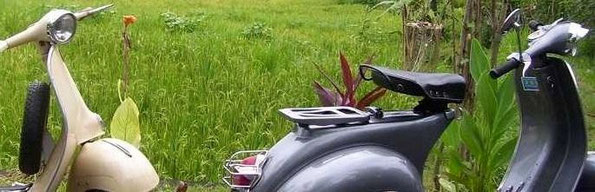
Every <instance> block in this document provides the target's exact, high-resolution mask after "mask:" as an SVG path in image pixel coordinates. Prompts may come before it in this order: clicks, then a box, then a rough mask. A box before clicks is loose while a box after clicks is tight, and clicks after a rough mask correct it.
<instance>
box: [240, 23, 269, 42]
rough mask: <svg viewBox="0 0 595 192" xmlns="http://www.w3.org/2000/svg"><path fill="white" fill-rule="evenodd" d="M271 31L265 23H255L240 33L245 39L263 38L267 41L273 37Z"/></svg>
mask: <svg viewBox="0 0 595 192" xmlns="http://www.w3.org/2000/svg"><path fill="white" fill-rule="evenodd" d="M272 33H273V29H272V28H270V27H269V26H268V25H267V24H266V23H261V22H255V23H253V24H252V25H250V26H247V27H245V28H244V31H242V35H243V36H244V37H245V38H248V39H252V38H263V39H269V38H271V37H273V34H272Z"/></svg>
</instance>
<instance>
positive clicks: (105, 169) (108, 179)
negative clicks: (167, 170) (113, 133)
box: [67, 138, 159, 191]
mask: <svg viewBox="0 0 595 192" xmlns="http://www.w3.org/2000/svg"><path fill="white" fill-rule="evenodd" d="M158 183H159V177H158V176H157V172H155V169H154V168H153V166H152V165H151V163H150V162H149V160H148V159H147V158H146V157H145V155H143V154H142V153H141V151H139V150H138V149H137V148H136V147H134V146H132V145H130V144H129V143H127V142H125V141H122V140H118V139H111V138H106V139H100V140H97V141H94V142H88V143H85V145H83V147H82V148H81V151H80V153H79V155H78V156H77V158H76V160H75V161H74V163H73V165H72V168H71V171H70V175H69V178H68V186H67V188H68V191H88V190H103V191H150V190H152V189H154V188H155V187H156V186H157V184H158Z"/></svg>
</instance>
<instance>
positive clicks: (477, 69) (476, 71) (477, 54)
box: [469, 39, 490, 81]
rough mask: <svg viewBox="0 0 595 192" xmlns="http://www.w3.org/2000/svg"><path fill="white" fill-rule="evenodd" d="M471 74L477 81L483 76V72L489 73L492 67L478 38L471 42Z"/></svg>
mask: <svg viewBox="0 0 595 192" xmlns="http://www.w3.org/2000/svg"><path fill="white" fill-rule="evenodd" d="M469 67H470V71H471V76H472V77H473V79H475V80H476V81H477V80H478V79H480V78H481V76H482V75H483V74H487V73H488V71H489V69H490V62H489V60H488V56H487V55H486V54H485V51H484V50H483V47H482V46H481V44H480V43H479V41H478V40H477V39H473V41H472V42H471V62H470V63H469Z"/></svg>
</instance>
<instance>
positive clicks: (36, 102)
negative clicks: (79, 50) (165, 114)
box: [0, 5, 159, 192]
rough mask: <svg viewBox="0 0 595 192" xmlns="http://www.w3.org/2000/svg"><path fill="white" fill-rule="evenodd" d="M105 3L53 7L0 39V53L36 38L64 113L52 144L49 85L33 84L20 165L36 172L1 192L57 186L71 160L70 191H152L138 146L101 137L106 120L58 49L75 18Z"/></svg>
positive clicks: (153, 176)
mask: <svg viewBox="0 0 595 192" xmlns="http://www.w3.org/2000/svg"><path fill="white" fill-rule="evenodd" d="M109 7H111V5H107V6H103V7H99V8H96V9H92V8H87V9H85V10H83V11H80V12H76V13H72V12H70V11H67V10H61V9H54V10H51V11H50V12H49V13H47V14H46V15H45V16H43V17H42V18H41V19H40V20H39V21H37V22H36V23H34V24H32V25H31V26H29V28H27V29H26V30H24V31H22V32H20V33H18V34H16V35H14V36H12V37H10V38H8V39H6V40H4V41H0V52H4V51H6V50H7V49H11V48H15V47H17V46H20V45H24V44H26V43H29V42H34V43H36V45H37V48H38V50H39V52H40V54H41V58H42V60H43V61H44V62H45V67H46V69H47V73H48V76H49V81H50V83H51V87H52V90H53V91H54V93H55V96H56V100H57V101H58V105H59V107H60V111H61V113H62V116H63V125H62V131H61V135H60V137H59V139H58V141H57V143H55V144H54V142H53V141H52V138H51V135H50V134H49V132H48V130H47V128H46V121H47V117H48V106H49V101H50V99H49V97H50V86H49V85H48V84H46V83H41V82H35V83H33V84H31V86H30V87H29V92H28V95H27V100H26V106H25V117H24V119H23V122H24V123H23V128H22V130H21V144H20V145H21V146H20V154H19V168H20V170H21V172H23V173H25V174H29V175H32V174H37V173H39V172H40V173H39V174H38V175H37V177H36V179H35V181H34V182H33V183H31V184H15V185H13V186H10V187H0V191H7V192H9V191H10V192H12V191H35V192H37V191H40V192H46V191H55V190H56V189H57V187H58V185H59V184H60V182H61V181H62V179H63V177H64V175H65V173H66V171H67V168H68V167H69V165H70V164H71V163H72V167H71V168H70V171H69V173H68V174H69V178H68V185H67V189H68V191H150V190H152V189H153V188H155V187H156V186H157V184H158V182H159V177H158V176H157V173H156V172H155V169H154V168H153V166H152V165H151V163H150V162H149V161H148V159H147V158H146V157H145V156H144V155H143V154H142V153H141V152H140V151H139V150H138V149H136V148H135V147H134V146H132V145H130V144H128V143H126V142H125V141H121V140H118V139H109V138H104V139H101V138H100V137H101V136H102V135H103V134H104V123H103V121H102V119H101V117H100V116H99V115H98V114H96V113H94V112H92V111H91V110H90V109H89V108H88V107H87V105H86V104H85V101H84V100H83V98H82V97H81V94H80V92H79V90H78V88H77V86H76V84H75V82H74V80H73V79H72V77H71V75H70V73H69V71H68V68H67V67H66V63H65V62H64V61H63V59H62V56H61V54H60V51H59V49H58V47H59V46H60V45H63V44H66V43H68V42H69V41H70V40H72V38H73V37H74V35H75V32H76V28H77V21H79V20H82V19H84V18H86V17H87V16H90V15H93V14H96V13H98V12H100V11H102V10H105V9H107V8H109ZM25 67H26V66H25ZM40 170H41V171H40Z"/></svg>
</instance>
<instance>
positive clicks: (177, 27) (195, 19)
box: [161, 12, 206, 33]
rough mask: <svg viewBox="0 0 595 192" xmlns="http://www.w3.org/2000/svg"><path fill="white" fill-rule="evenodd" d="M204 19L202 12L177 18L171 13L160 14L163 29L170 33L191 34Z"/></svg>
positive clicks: (204, 15)
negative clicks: (163, 24) (163, 25)
mask: <svg viewBox="0 0 595 192" xmlns="http://www.w3.org/2000/svg"><path fill="white" fill-rule="evenodd" d="M205 17H206V14H205V13H203V12H197V13H195V14H192V15H190V16H178V15H176V14H175V13H172V12H165V13H161V18H162V19H163V22H164V23H165V28H166V30H167V31H170V32H174V31H179V32H186V33H192V32H194V31H196V30H197V29H198V27H199V26H200V24H201V23H202V22H203V21H204V19H205Z"/></svg>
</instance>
